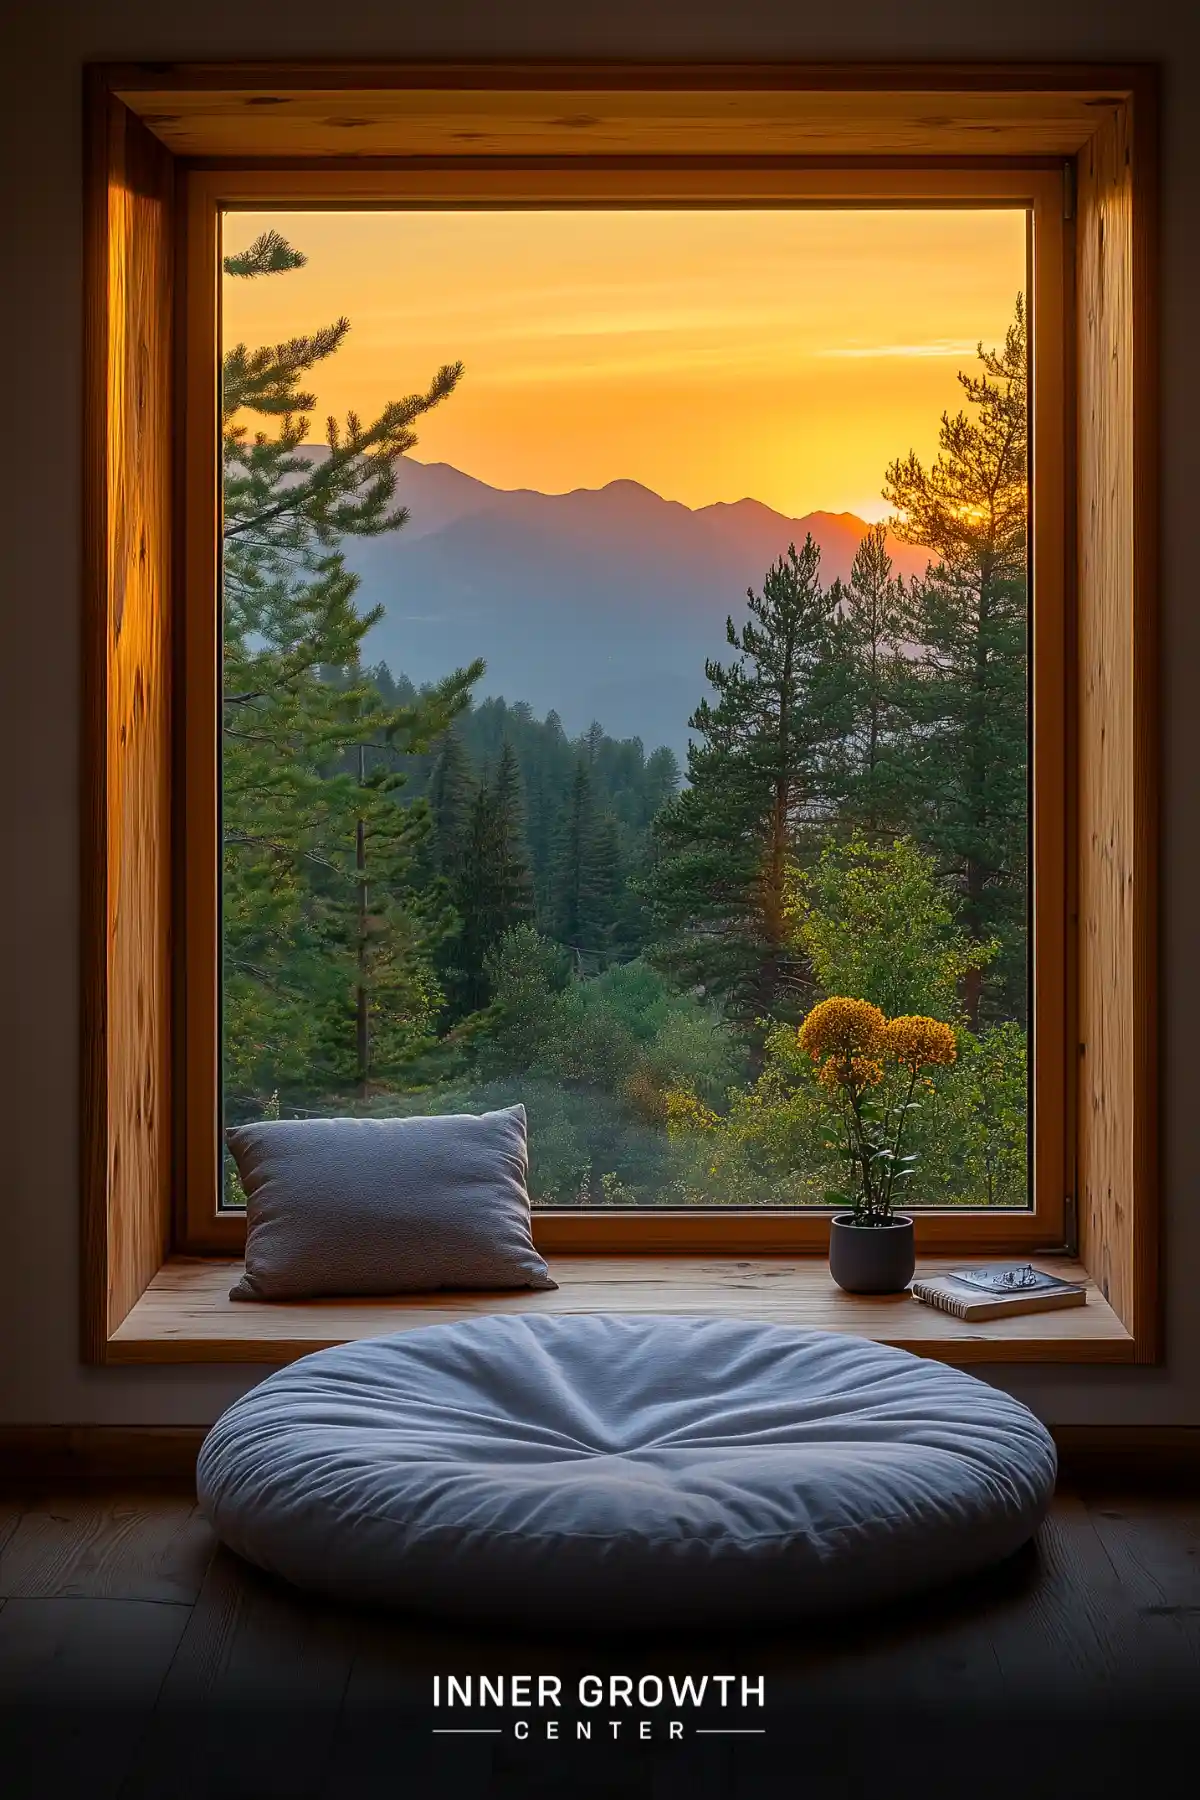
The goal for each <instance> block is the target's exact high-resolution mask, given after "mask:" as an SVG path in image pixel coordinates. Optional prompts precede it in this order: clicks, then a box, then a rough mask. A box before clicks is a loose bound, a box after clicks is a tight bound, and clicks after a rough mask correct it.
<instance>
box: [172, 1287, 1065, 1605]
mask: <svg viewBox="0 0 1200 1800" xmlns="http://www.w3.org/2000/svg"><path fill="white" fill-rule="evenodd" d="M1054 1477H1055V1456H1054V1445H1053V1442H1052V1440H1051V1438H1050V1436H1049V1434H1048V1432H1047V1431H1046V1430H1045V1428H1044V1426H1042V1425H1041V1424H1039V1422H1038V1421H1037V1419H1035V1418H1034V1416H1033V1414H1032V1413H1031V1412H1029V1411H1028V1409H1027V1408H1026V1407H1024V1406H1022V1405H1021V1404H1020V1402H1019V1401H1017V1400H1013V1399H1011V1398H1010V1397H1009V1396H1008V1395H1007V1394H1003V1393H1000V1392H998V1391H997V1390H996V1389H995V1388H991V1387H988V1386H986V1385H985V1384H984V1383H983V1382H981V1381H976V1380H975V1379H973V1378H972V1377H971V1376H969V1375H964V1374H963V1373H962V1372H961V1371H959V1370H956V1369H950V1368H947V1367H945V1365H943V1364H941V1363H937V1362H931V1361H925V1360H923V1359H922V1358H919V1357H916V1356H910V1355H909V1354H908V1353H907V1352H906V1351H902V1350H894V1349H889V1348H888V1347H887V1346H885V1345H882V1344H876V1343H873V1342H869V1341H867V1340H865V1339H861V1338H853V1337H846V1336H843V1335H841V1334H837V1333H830V1332H820V1331H793V1330H790V1329H788V1328H786V1327H783V1326H774V1325H758V1324H752V1323H745V1322H742V1321H740V1320H730V1319H711V1318H679V1317H644V1316H643V1317H639V1316H634V1315H629V1314H623V1315H618V1314H602V1313H592V1314H581V1315H575V1316H563V1315H556V1314H549V1313H524V1314H510V1315H491V1316H487V1317H483V1318H479V1319H474V1320H470V1321H468V1322H465V1323H462V1324H454V1325H437V1326H431V1327H428V1328H426V1329H422V1330H417V1331H410V1332H405V1333H402V1334H400V1335H398V1336H395V1337H386V1338H373V1339H369V1340H366V1341H364V1342H360V1343H354V1344H345V1345H342V1346H339V1347H338V1348H337V1349H333V1350H325V1351H321V1352H319V1353H318V1354H317V1355H314V1356H307V1357H305V1358H304V1359H303V1360H302V1361H300V1362H297V1363H293V1364H292V1365H291V1366H290V1367H288V1368H285V1369H282V1370H280V1371H279V1372H278V1373H277V1374H275V1375H272V1376H271V1377H270V1378H269V1379H268V1380H266V1381H264V1382H263V1383H262V1385H261V1386H259V1387H256V1388H254V1389H252V1390H251V1392H250V1393H248V1394H246V1395H245V1396H244V1397H243V1398H242V1399H241V1400H238V1401H237V1402H236V1403H235V1404H234V1405H233V1406H231V1407H230V1408H229V1410H228V1411H227V1412H226V1413H225V1414H224V1415H223V1417H222V1418H221V1419H219V1420H218V1422H217V1423H216V1425H214V1427H213V1429H212V1430H211V1432H210V1433H209V1435H208V1437H207V1439H206V1440H205V1443H204V1446H203V1449H202V1451H201V1453H200V1463H199V1491H200V1500H201V1503H202V1505H203V1507H204V1509H205V1511H206V1512H207V1514H208V1517H209V1519H210V1520H211V1521H212V1524H213V1526H214V1528H215V1530H216V1532H217V1534H218V1536H219V1537H220V1538H221V1539H222V1540H223V1541H224V1542H225V1543H226V1544H228V1545H229V1546H230V1547H231V1548H232V1549H233V1550H235V1551H237V1552H238V1553H239V1554H240V1555H242V1556H244V1557H246V1558H247V1559H248V1560H249V1561H251V1562H253V1563H257V1564H259V1565H260V1566H261V1567H262V1568H264V1569H269V1570H272V1571H273V1572H274V1573H276V1574H278V1575H281V1576H283V1577H284V1578H285V1579H287V1580H288V1581H291V1582H294V1583H297V1584H298V1585H300V1586H302V1587H307V1588H315V1589H320V1590H322V1591H324V1592H326V1593H328V1594H332V1595H335V1596H338V1597H339V1598H342V1599H345V1600H350V1601H352V1602H356V1603H364V1604H372V1605H384V1606H393V1607H403V1608H416V1609H420V1610H422V1611H427V1612H428V1611H433V1612H437V1613H441V1614H445V1615H450V1616H457V1617H473V1618H486V1617H491V1618H495V1619H498V1620H503V1621H505V1622H506V1623H507V1624H509V1625H511V1624H513V1623H514V1622H515V1621H516V1622H519V1623H520V1624H521V1625H522V1626H523V1627H526V1628H536V1627H537V1626H538V1625H540V1624H543V1623H551V1622H552V1623H554V1624H556V1625H562V1624H570V1625H575V1626H589V1625H595V1624H598V1623H609V1624H621V1625H634V1624H643V1625H647V1626H650V1625H660V1626H661V1625H666V1624H676V1623H681V1622H686V1621H693V1620H696V1621H699V1620H704V1621H706V1622H710V1623H711V1622H717V1621H722V1620H727V1621H747V1622H749V1621H761V1620H764V1619H772V1618H774V1619H785V1618H800V1617H803V1616H805V1615H809V1616H811V1615H814V1614H820V1613H830V1612H835V1611H838V1610H841V1609H843V1608H846V1607H849V1606H853V1605H859V1604H862V1603H864V1602H867V1601H872V1600H882V1599H892V1598H895V1597H896V1596H898V1595H901V1594H908V1593H911V1592H913V1591H915V1590H917V1589H920V1588H924V1587H928V1586H932V1585H934V1584H936V1583H939V1582H942V1581H945V1580H948V1579H950V1578H952V1577H954V1576H957V1575H962V1574H965V1573H966V1572H968V1571H970V1570H975V1569H978V1568H981V1567H982V1566H983V1565H985V1564H987V1563H990V1562H993V1561H996V1560H998V1559H999V1558H1001V1557H1004V1556H1007V1555H1008V1554H1010V1553H1011V1552H1012V1551H1015V1550H1016V1549H1018V1548H1019V1546H1020V1545H1021V1544H1023V1543H1025V1542H1026V1540H1027V1539H1028V1538H1029V1537H1030V1536H1031V1535H1032V1534H1033V1532H1034V1531H1035V1530H1036V1528H1037V1525H1038V1522H1039V1520H1040V1519H1041V1517H1042V1514H1043V1512H1044V1511H1045V1508H1046V1506H1047V1504H1048V1502H1049V1499H1050V1495H1051V1493H1052V1491H1053V1487H1054Z"/></svg>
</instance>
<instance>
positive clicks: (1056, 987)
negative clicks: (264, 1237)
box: [178, 109, 1074, 1254]
mask: <svg viewBox="0 0 1200 1800" xmlns="http://www.w3.org/2000/svg"><path fill="white" fill-rule="evenodd" d="M268 110H271V109H268ZM186 189H187V201H186V210H185V218H186V243H185V246H184V250H183V257H182V260H183V264H184V266H185V268H186V269H187V271H188V295H187V307H186V331H187V345H186V356H185V360H186V366H187V385H186V394H187V405H188V419H187V423H186V429H185V431H184V433H183V436H184V438H185V440H186V445H187V450H186V456H187V471H188V473H187V483H188V487H187V525H186V543H187V599H186V604H185V617H186V626H185V650H186V655H187V658H188V664H187V670H186V672H185V677H184V685H185V691H186V693H187V696H188V698H187V705H186V708H185V726H184V730H185V746H184V747H185V758H186V775H185V793H186V826H185V832H186V844H187V850H186V861H187V867H188V871H189V874H188V879H187V882H186V890H187V906H188V909H189V911H188V919H187V929H186V934H185V936H186V944H187V950H186V958H185V980H186V982H187V990H186V999H185V1005H184V1015H185V1018H186V1019H187V1050H186V1074H185V1078H184V1090H185V1095H186V1109H187V1115H188V1116H187V1123H186V1126H185V1127H184V1130H183V1138H184V1143H185V1146H186V1150H185V1157H184V1161H183V1163H182V1166H181V1180H182V1186H183V1190H184V1194H185V1201H184V1211H183V1217H182V1221H181V1225H182V1229H181V1233H180V1236H179V1239H178V1244H179V1247H180V1248H181V1249H185V1250H188V1251H190V1252H192V1253H214V1252H221V1251H224V1252H228V1253H233V1254H237V1253H239V1252H240V1250H241V1248H242V1246H243V1244H244V1241H245V1227H244V1222H243V1220H242V1219H241V1218H240V1217H238V1216H236V1215H230V1214H228V1213H226V1214H220V1213H218V1212H217V1210H216V1207H215V1196H216V1194H217V1191H218V1188H217V1139H216V1133H215V1130H214V1129H213V1127H212V1124H211V1122H212V1121H214V1120H216V1118H217V1116H218V1107H219V1087H218V1066H217V1059H216V1055H215V1053H214V1050H213V1045H214V1042H215V1021H216V1018H217V998H216V989H215V983H214V979H213V972H214V970H215V969H216V968H218V967H219V960H220V942H219V934H220V919H219V905H218V896H217V890H216V883H215V881H214V880H213V879H212V877H211V875H210V874H209V868H210V867H211V861H212V846H213V845H215V843H216V819H217V817H218V800H217V792H216V787H217V781H218V767H217V763H216V760H215V755H214V749H215V740H214V738H213V735H212V733H211V731H210V728H209V721H210V720H211V719H212V718H213V717H214V716H215V708H216V690H215V688H214V687H213V686H212V685H211V684H212V682H213V680H214V678H215V677H214V672H215V670H216V668H217V665H218V658H219V643H218V637H217V633H218V620H217V617H216V611H215V605H214V596H215V594H216V592H217V554H218V545H217V539H216V533H215V530H214V523H213V522H214V520H215V519H216V517H217V510H216V509H217V506H218V504H219V502H218V501H217V499H216V498H215V496H214V489H213V482H214V471H215V469H216V467H217V460H216V459H217V443H216V436H215V406H214V402H213V399H212V396H213V394H214V393H215V385H216V358H217V344H218V335H219V334H218V325H217V304H218V295H217V291H216V283H215V270H216V267H217V261H218V251H217V219H218V216H219V213H220V211H221V210H222V209H223V208H225V207H228V206H260V205H270V204H279V205H289V206H304V205H329V204H331V203H341V204H346V205H353V204H360V205H363V204H365V205H377V206H385V205H390V206H395V207H405V206H422V205H456V206H470V205H522V204H526V205H533V204H550V205H556V204H557V205H568V204H569V205H576V206H578V205H580V204H585V205H586V204H592V205H612V204H615V205H630V204H640V205H648V204H653V205H657V204H668V205H729V206H745V205H754V204H758V205H768V206H781V207H783V206H796V205H815V206H823V205H831V206H832V205H837V206H845V205H851V206H853V205H902V204H908V203H916V204H927V205H948V206H953V205H962V204H965V203H973V204H984V205H987V204H993V205H1017V206H1029V207H1030V208H1031V209H1032V212H1033V218H1034V237H1033V242H1034V263H1035V270H1034V284H1033V286H1034V292H1033V295H1032V301H1031V322H1032V327H1033V338H1034V343H1035V346H1036V348H1035V359H1036V361H1035V383H1034V403H1033V441H1034V458H1035V462H1036V465H1037V469H1038V492H1037V494H1036V496H1035V501H1034V521H1033V542H1034V556H1033V566H1032V576H1033V591H1034V593H1035V596H1036V598H1035V602H1034V612H1035V626H1034V631H1035V657H1034V660H1035V667H1036V675H1035V692H1034V703H1033V730H1034V760H1035V767H1036V770H1037V779H1036V784H1035V791H1036V794H1037V799H1036V801H1035V806H1034V817H1033V862H1034V867H1035V879H1034V892H1035V895H1036V896H1037V898H1036V901H1035V905H1036V914H1035V918H1034V932H1033V936H1034V946H1033V950H1034V958H1035V962H1036V966H1037V971H1038V974H1037V979H1036V980H1035V981H1034V982H1033V984H1032V995H1033V1031H1034V1039H1035V1042H1036V1046H1037V1054H1036V1058H1035V1064H1034V1068H1035V1076H1034V1079H1035V1084H1036V1091H1035V1099H1034V1117H1035V1120H1036V1122H1037V1125H1036V1136H1035V1145H1036V1149H1035V1166H1034V1205H1033V1207H1032V1208H1031V1210H1030V1211H1029V1212H1027V1213H1026V1212H1011V1213H1000V1212H995V1213H982V1212H969V1211H967V1210H966V1209H965V1208H950V1209H946V1210H945V1211H943V1212H930V1213H927V1214H920V1215H918V1221H917V1233H918V1243H919V1244H920V1246H921V1247H922V1248H923V1249H927V1250H945V1251H947V1252H949V1251H951V1250H954V1249H963V1250H966V1249H970V1250H972V1251H974V1252H975V1253H980V1252H982V1251H991V1250H996V1251H1005V1250H1019V1249H1026V1250H1029V1249H1044V1248H1047V1247H1054V1246H1061V1245H1062V1244H1063V1242H1064V1224H1063V1202H1064V1196H1065V1195H1066V1194H1067V1192H1068V1191H1069V1184H1070V1179H1071V1172H1070V1168H1069V1163H1068V1148H1067V1138H1066V1120H1067V1118H1068V1116H1069V1109H1068V1103H1067V1100H1066V1097H1065V1095H1066V1083H1067V1076H1068V1070H1067V1057H1066V1045H1067V1042H1068V1040H1070V1041H1073V1036H1074V1034H1073V1031H1070V1032H1069V1031H1068V1029H1067V1021H1066V1014H1065V1006H1066V987H1065V973H1064V971H1065V969H1066V966H1067V954H1066V917H1065V910H1066V861H1067V859H1066V850H1065V830H1066V822H1065V821H1066V785H1065V783H1066V722H1067V708H1066V705H1065V701H1064V684H1065V679H1066V671H1065V623H1064V622H1065V617H1066V603H1065V543H1066V530H1065V519H1066V516H1067V505H1068V499H1067V493H1066V487H1065V478H1064V456H1065V435H1066V434H1065V411H1064V388H1063V384H1064V378H1065V368H1066V364H1067V342H1066V331H1067V320H1066V317H1065V311H1064V305H1063V291H1064V268H1065V260H1066V248H1067V246H1066V239H1065V236H1064V229H1063V210H1064V208H1063V193H1064V189H1063V174H1062V170H1061V168H1060V167H1058V166H1056V167H1054V168H1052V169H1045V168H1029V167H1021V168H1018V169H1013V168H1003V169H999V168H988V169H978V168H962V167H947V166H938V167H936V168H923V169H904V170H899V169H896V168H895V167H891V166H887V167H877V168H855V169H848V168H820V169H816V168H805V169H803V170H799V169H795V168H789V169H780V168H755V169H747V168H743V167H737V168H734V167H729V166H727V167H724V168H707V169H695V168H679V167H670V168H667V167H664V166H656V167H654V168H645V167H643V168H627V169H618V170H614V169H612V168H609V167H597V166H593V165H591V164H588V165H586V166H576V167H573V168H570V169H564V168H554V169H545V168H539V169H537V170H532V171H531V170H529V169H527V168H523V167H511V166H510V167H482V168H481V167H476V166H472V167H471V168H470V169H462V168H458V169H454V168H439V169H432V170H431V169H421V170H396V169H379V168H375V167H372V168H356V169H336V170H334V169H328V168H318V169H269V170H263V169H251V170H248V169H193V170H192V171H190V173H189V174H188V176H187V178H186ZM193 411H195V413H196V415H197V416H195V417H194V418H193ZM202 413H203V414H205V415H206V416H204V417H201V416H199V415H200V414H202ZM193 670H195V671H196V674H195V677H194V678H193V674H192V671H193ZM206 859H207V862H206ZM828 1217H829V1215H828V1214H827V1213H824V1212H817V1213H813V1212H811V1211H810V1212H807V1213H805V1214H788V1213H780V1212H773V1213H753V1212H748V1211H747V1212H743V1213H730V1214H724V1215H722V1214H719V1213H713V1212H711V1211H700V1210H697V1211H695V1212H669V1211H666V1210H663V1211H659V1210H657V1209H653V1210H652V1209H647V1210H645V1211H642V1212H637V1213H631V1212H624V1213H622V1212H618V1211H615V1210H614V1211H610V1212H607V1213H606V1212H602V1211H595V1212H582V1211H563V1212H554V1211H550V1210H545V1211H543V1210H541V1209H539V1212H538V1213H537V1215H536V1218H535V1225H534V1232H535V1236H536V1239H537V1242H538V1243H539V1245H540V1246H541V1247H542V1248H543V1249H545V1250H553V1251H566V1252H585V1251H593V1250H611V1251H614V1252H639V1251H642V1250H657V1251H666V1250H673V1249H677V1250H680V1251H687V1250H693V1251H699V1252H707V1251H711V1252H716V1253H720V1252H729V1253H736V1252H738V1251H742V1250H750V1249H758V1250H763V1251H781V1250H792V1251H800V1250H808V1251H812V1252H813V1253H814V1254H824V1252H825V1250H826V1248H827V1245H828Z"/></svg>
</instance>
